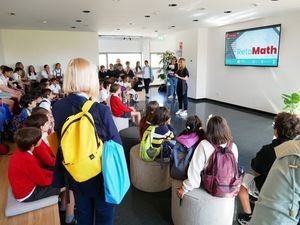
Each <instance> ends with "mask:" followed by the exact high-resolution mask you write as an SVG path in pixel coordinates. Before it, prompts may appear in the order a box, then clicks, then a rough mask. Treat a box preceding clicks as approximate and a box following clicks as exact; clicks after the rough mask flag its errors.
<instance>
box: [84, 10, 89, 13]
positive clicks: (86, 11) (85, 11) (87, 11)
mask: <svg viewBox="0 0 300 225" xmlns="http://www.w3.org/2000/svg"><path fill="white" fill-rule="evenodd" d="M82 12H83V13H90V12H91V11H90V10H82Z"/></svg>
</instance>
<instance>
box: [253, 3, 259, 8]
mask: <svg viewBox="0 0 300 225" xmlns="http://www.w3.org/2000/svg"><path fill="white" fill-rule="evenodd" d="M251 5H252V6H253V7H257V6H258V5H259V4H258V3H252V4H251Z"/></svg>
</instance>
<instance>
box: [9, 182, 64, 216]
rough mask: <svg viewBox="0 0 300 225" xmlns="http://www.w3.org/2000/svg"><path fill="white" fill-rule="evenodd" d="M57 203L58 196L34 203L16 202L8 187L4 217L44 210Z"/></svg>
mask: <svg viewBox="0 0 300 225" xmlns="http://www.w3.org/2000/svg"><path fill="white" fill-rule="evenodd" d="M57 202H58V196H51V197H48V198H44V199H41V200H38V201H34V202H18V201H17V200H16V199H15V198H14V196H13V194H12V192H11V189H10V187H9V188H8V192H7V203H6V208H5V216H7V217H9V216H16V215H19V214H23V213H26V212H30V211H34V210H37V209H41V208H45V207H47V206H51V205H55V204H57Z"/></svg>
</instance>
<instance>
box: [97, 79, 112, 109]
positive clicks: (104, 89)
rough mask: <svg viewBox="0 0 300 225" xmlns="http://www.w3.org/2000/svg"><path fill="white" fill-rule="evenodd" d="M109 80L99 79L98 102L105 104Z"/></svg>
mask: <svg viewBox="0 0 300 225" xmlns="http://www.w3.org/2000/svg"><path fill="white" fill-rule="evenodd" d="M109 89H110V82H109V81H108V80H104V81H103V80H101V81H100V93H99V98H98V102H100V103H103V104H106V103H107V99H108V97H109Z"/></svg>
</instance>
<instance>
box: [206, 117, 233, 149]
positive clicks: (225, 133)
mask: <svg viewBox="0 0 300 225" xmlns="http://www.w3.org/2000/svg"><path fill="white" fill-rule="evenodd" d="M206 136H207V140H208V141H209V142H210V143H211V144H215V145H221V144H225V143H228V142H232V139H233V138H232V135H231V131H230V128H229V126H228V124H227V121H226V120H225V119H224V118H223V117H221V116H213V117H211V118H210V119H209V120H208V123H207V129H206Z"/></svg>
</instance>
